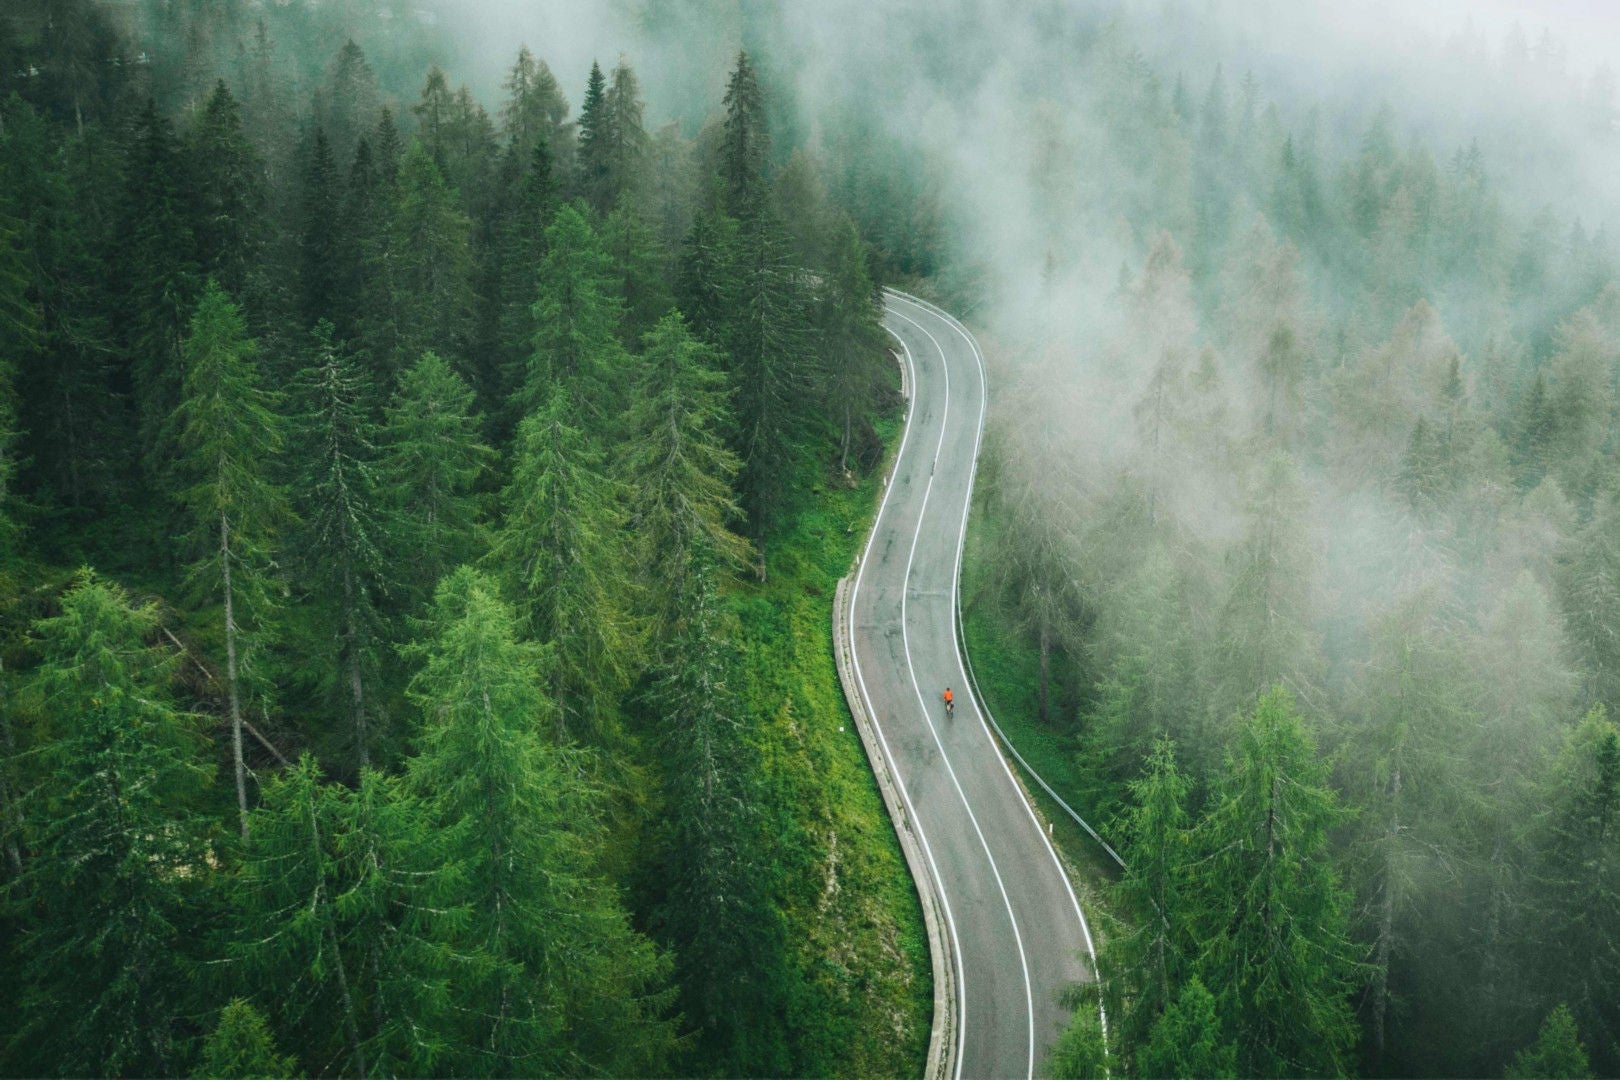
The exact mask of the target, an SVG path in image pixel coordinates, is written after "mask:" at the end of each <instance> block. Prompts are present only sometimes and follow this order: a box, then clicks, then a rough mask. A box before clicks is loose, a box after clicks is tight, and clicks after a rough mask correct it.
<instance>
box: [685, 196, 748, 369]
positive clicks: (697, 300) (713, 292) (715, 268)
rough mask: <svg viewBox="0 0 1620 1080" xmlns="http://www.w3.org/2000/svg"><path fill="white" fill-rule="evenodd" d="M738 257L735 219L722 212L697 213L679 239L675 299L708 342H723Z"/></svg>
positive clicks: (735, 289) (693, 326)
mask: <svg viewBox="0 0 1620 1080" xmlns="http://www.w3.org/2000/svg"><path fill="white" fill-rule="evenodd" d="M740 258H741V255H740V252H739V250H738V243H737V222H736V220H735V219H733V218H729V217H727V216H726V215H725V214H723V213H718V212H716V213H703V214H699V215H698V216H697V217H696V219H694V220H693V222H692V227H691V229H690V230H688V232H687V234H686V236H685V238H684V239H683V240H682V241H681V255H680V262H679V265H678V266H677V268H676V277H675V302H676V305H677V306H678V307H679V309H680V311H681V314H683V315H685V316H686V318H687V321H688V322H689V323H690V324H691V326H692V330H693V332H694V333H696V334H697V335H698V336H699V337H701V338H702V339H703V340H704V341H707V342H708V343H709V344H711V345H717V346H721V347H724V345H725V332H726V324H727V318H728V317H729V316H730V314H731V303H732V298H733V297H735V296H736V295H737V294H738V291H739V288H740V287H739V285H738V282H737V276H738V272H739V265H738V264H739V260H740Z"/></svg>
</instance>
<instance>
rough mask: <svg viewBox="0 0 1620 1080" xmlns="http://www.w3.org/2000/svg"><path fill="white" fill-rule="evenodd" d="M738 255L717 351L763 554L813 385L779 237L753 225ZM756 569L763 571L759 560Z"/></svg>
mask: <svg viewBox="0 0 1620 1080" xmlns="http://www.w3.org/2000/svg"><path fill="white" fill-rule="evenodd" d="M739 256H740V257H739V259H738V273H737V278H736V282H737V290H738V291H737V293H736V294H735V297H734V299H733V300H732V305H733V309H732V312H731V314H730V317H729V318H728V320H727V324H726V329H725V334H724V345H725V347H726V349H727V351H728V352H729V354H730V357H731V377H732V384H733V386H734V387H735V392H736V397H735V398H734V405H735V411H736V417H737V424H738V433H737V441H736V447H737V451H738V455H739V456H740V457H741V458H742V463H743V468H742V473H741V476H740V478H739V480H738V490H739V493H740V495H741V501H742V507H743V510H744V512H746V513H747V515H748V527H749V531H750V533H751V534H752V536H753V539H754V541H755V543H756V544H759V545H760V548H761V551H762V552H763V550H764V542H765V539H766V537H768V536H769V535H770V533H771V531H772V530H773V529H774V528H775V526H776V524H777V521H778V519H779V518H780V517H781V515H782V513H783V512H784V511H785V509H786V508H787V505H788V503H789V501H790V500H791V498H792V495H793V492H794V489H795V476H794V473H795V470H796V468H797V466H798V451H799V447H800V445H801V443H802V442H803V440H804V438H805V435H806V432H807V430H808V426H809V421H810V418H811V413H812V405H813V404H814V402H815V399H816V396H817V395H818V393H819V391H820V386H819V383H818V380H817V373H816V371H815V367H816V361H815V356H814V354H813V352H812V351H811V343H810V335H809V320H808V312H807V311H806V309H805V303H804V293H803V291H802V288H801V281H800V274H799V272H798V270H797V268H795V267H794V266H793V265H792V264H791V263H790V262H789V261H788V257H787V249H786V244H785V242H784V240H783V238H782V236H781V235H780V233H779V232H778V230H777V229H776V227H775V226H774V225H773V224H772V223H770V222H768V221H765V220H760V221H759V222H757V224H756V225H755V226H754V227H753V228H750V229H748V230H746V231H745V232H744V233H743V236H742V238H741V244H740V246H739ZM761 567H762V572H763V560H762V562H761Z"/></svg>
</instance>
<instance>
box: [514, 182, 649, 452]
mask: <svg viewBox="0 0 1620 1080" xmlns="http://www.w3.org/2000/svg"><path fill="white" fill-rule="evenodd" d="M581 210H582V208H580V207H578V206H575V205H570V206H564V207H562V208H561V209H559V210H558V211H557V214H556V217H555V218H554V219H553V220H552V223H551V225H550V227H549V228H547V229H546V253H545V257H544V258H542V259H541V260H540V271H539V284H538V293H537V299H536V300H535V301H534V307H533V318H534V323H535V332H534V338H533V346H534V349H533V352H532V353H531V354H530V357H529V370H528V376H527V378H526V380H525V382H524V385H523V390H522V391H521V398H520V402H521V407H522V411H523V412H524V413H529V412H533V411H534V410H535V409H537V408H539V407H541V406H542V405H543V403H544V402H545V401H547V400H548V399H549V398H550V396H551V394H552V391H553V390H554V389H556V388H558V387H562V388H565V389H567V390H568V392H569V393H570V395H571V396H572V397H573V400H574V402H575V404H577V405H578V406H579V407H580V408H581V409H583V410H584V412H585V415H586V416H588V417H589V418H590V420H591V426H590V427H591V433H592V434H593V435H594V436H597V437H602V438H605V437H606V436H607V434H608V432H609V431H610V430H611V428H610V426H609V425H610V423H611V418H616V417H617V416H618V415H619V413H620V411H621V409H622V402H623V401H624V385H623V384H624V379H625V374H626V371H627V368H628V365H629V359H628V357H627V356H626V355H625V352H624V347H623V346H622V345H621V344H620V343H619V339H618V337H617V334H618V330H619V326H620V324H621V321H622V319H623V305H622V303H621V301H620V299H619V297H618V295H617V294H616V293H615V291H614V275H613V264H612V261H611V260H610V259H609V258H608V255H607V253H606V252H604V251H603V250H602V245H601V241H600V240H599V239H598V238H597V235H596V232H595V230H593V229H592V228H591V224H590V222H589V221H588V220H587V219H586V217H585V214H584V213H582V212H581Z"/></svg>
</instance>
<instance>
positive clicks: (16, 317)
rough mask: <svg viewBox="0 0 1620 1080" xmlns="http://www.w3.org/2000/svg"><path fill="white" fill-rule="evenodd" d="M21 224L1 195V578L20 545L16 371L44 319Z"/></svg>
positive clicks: (34, 353)
mask: <svg viewBox="0 0 1620 1080" xmlns="http://www.w3.org/2000/svg"><path fill="white" fill-rule="evenodd" d="M20 232H21V230H20V228H19V227H18V226H17V225H16V224H15V223H14V222H13V221H12V219H11V218H10V215H9V214H8V213H7V207H6V206H5V203H4V201H3V200H0V552H5V553H7V556H0V580H4V577H3V575H5V573H6V566H5V564H6V562H8V561H9V558H8V556H9V553H10V552H13V551H15V550H16V547H15V543H16V536H17V530H18V522H17V519H16V516H15V505H14V499H15V488H14V486H13V485H14V483H15V474H16V469H17V444H18V441H19V436H20V435H21V434H22V432H21V425H20V418H19V416H18V411H17V372H18V369H19V368H20V367H22V366H24V365H27V364H31V363H34V362H36V360H37V357H38V354H39V346H40V331H41V322H42V320H41V319H40V313H39V307H38V305H37V304H36V303H35V302H34V300H33V299H32V298H31V297H30V296H29V295H28V289H29V285H30V283H31V282H30V275H29V274H28V270H27V266H26V264H25V263H24V256H23V253H22V250H21V248H20V246H19V239H20V236H19V233H20Z"/></svg>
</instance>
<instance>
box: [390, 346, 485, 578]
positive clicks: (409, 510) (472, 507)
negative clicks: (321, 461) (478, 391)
mask: <svg viewBox="0 0 1620 1080" xmlns="http://www.w3.org/2000/svg"><path fill="white" fill-rule="evenodd" d="M386 417H387V422H386V423H385V425H384V427H383V433H382V442H383V448H382V457H381V460H380V462H379V464H378V473H379V475H380V477H381V485H382V490H383V498H384V503H385V505H386V507H387V511H388V516H389V521H388V529H387V542H388V546H389V548H390V550H391V551H392V552H393V553H394V554H393V555H392V556H391V557H390V560H389V561H390V564H391V565H392V566H393V567H394V576H395V577H397V578H398V580H399V582H400V584H401V585H402V586H403V588H404V590H405V592H406V595H407V596H409V597H410V598H411V606H412V607H419V606H421V605H425V604H426V603H427V602H428V601H429V600H430V599H432V596H433V590H434V588H436V587H437V586H438V583H439V581H440V580H442V579H443V578H444V576H445V575H446V574H448V573H449V572H450V571H451V570H452V569H454V568H455V567H457V566H459V565H461V564H462V563H465V562H468V561H470V560H471V559H472V558H473V556H474V555H475V554H476V553H477V549H478V547H479V542H480V537H479V534H478V515H479V505H478V497H477V495H476V494H475V490H476V488H477V485H478V480H479V477H480V476H481V475H482V473H483V471H484V469H485V468H486V467H488V465H489V463H490V459H491V457H492V452H491V450H490V449H489V448H488V447H487V446H484V445H483V444H482V443H481V442H480V441H479V418H478V417H477V415H475V414H474V412H473V393H472V390H471V389H469V388H468V386H467V384H466V383H465V382H463V381H462V380H461V378H460V377H459V376H457V375H456V373H455V372H454V371H452V370H450V365H449V364H447V363H445V362H444V361H443V360H442V359H440V358H439V357H438V356H437V355H436V354H434V353H431V352H430V353H424V354H423V355H422V359H420V360H419V361H417V363H416V366H415V367H413V368H410V369H409V370H407V371H406V372H404V373H403V374H402V375H401V376H400V380H399V389H398V390H397V391H396V392H395V393H394V397H393V400H392V401H391V402H390V403H389V405H388V406H387V409H386Z"/></svg>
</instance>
